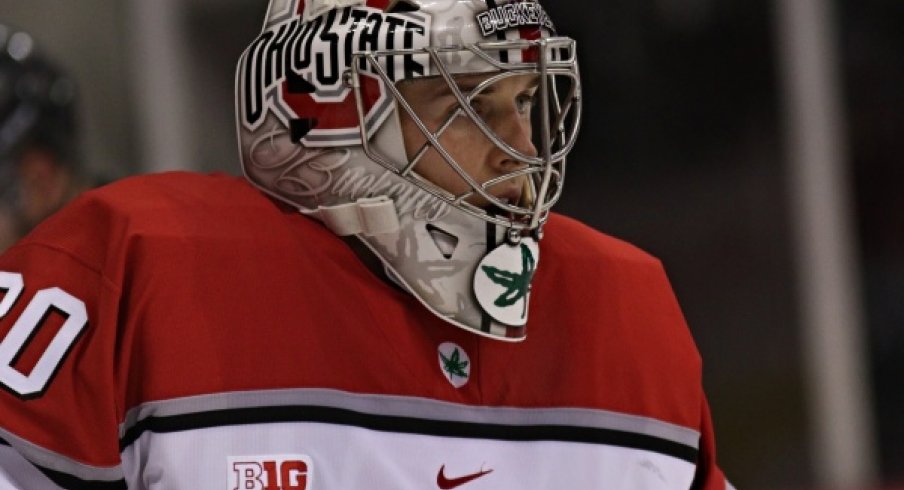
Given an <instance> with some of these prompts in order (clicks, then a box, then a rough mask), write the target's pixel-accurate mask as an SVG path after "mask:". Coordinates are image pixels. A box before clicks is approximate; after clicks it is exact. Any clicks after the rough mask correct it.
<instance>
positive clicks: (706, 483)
mask: <svg viewBox="0 0 904 490" xmlns="http://www.w3.org/2000/svg"><path fill="white" fill-rule="evenodd" d="M700 419H701V420H700V452H699V454H698V456H697V475H696V476H695V477H694V483H693V484H692V485H691V489H693V490H726V488H727V487H728V485H727V484H726V481H725V475H724V474H722V470H720V469H719V467H718V466H717V465H716V438H715V436H714V434H713V423H712V417H711V416H710V412H709V404H708V403H707V402H706V400H704V401H703V413H701V414H700Z"/></svg>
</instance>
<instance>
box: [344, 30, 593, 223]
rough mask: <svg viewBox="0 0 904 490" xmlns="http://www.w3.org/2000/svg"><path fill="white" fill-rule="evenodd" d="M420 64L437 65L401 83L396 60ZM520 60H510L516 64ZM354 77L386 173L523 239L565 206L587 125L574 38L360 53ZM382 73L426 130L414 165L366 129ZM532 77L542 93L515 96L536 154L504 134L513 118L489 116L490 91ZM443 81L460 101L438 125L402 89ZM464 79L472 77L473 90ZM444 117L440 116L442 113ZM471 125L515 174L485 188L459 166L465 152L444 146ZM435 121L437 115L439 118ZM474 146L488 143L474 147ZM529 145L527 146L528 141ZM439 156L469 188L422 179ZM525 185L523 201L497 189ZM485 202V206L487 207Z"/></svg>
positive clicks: (375, 155)
mask: <svg viewBox="0 0 904 490" xmlns="http://www.w3.org/2000/svg"><path fill="white" fill-rule="evenodd" d="M397 57H403V58H408V59H417V60H419V61H420V63H421V65H422V66H425V67H429V69H428V70H426V71H427V73H426V75H427V76H421V77H418V78H412V79H406V80H403V81H401V82H398V83H394V80H393V77H391V76H390V74H388V73H387V69H386V67H387V66H390V63H391V62H389V61H387V60H389V59H391V58H397ZM514 57H517V58H519V59H518V60H517V61H514V62H512V61H509V60H510V59H511V58H514ZM353 59H354V61H353V63H352V64H351V70H350V72H349V74H348V79H349V83H350V84H351V86H352V88H353V90H354V94H355V98H356V101H357V107H358V117H359V120H360V121H361V122H362V123H361V128H362V141H363V148H364V151H365V152H366V154H367V155H368V156H369V157H370V158H371V159H372V160H374V161H375V162H377V163H379V164H380V165H382V166H383V167H385V168H387V169H389V170H391V171H393V172H396V173H398V175H400V176H401V177H403V178H406V179H408V180H409V181H411V182H412V183H414V184H415V185H417V186H418V187H420V188H422V189H424V190H425V191H427V192H429V193H430V194H432V195H434V196H436V197H437V198H439V199H441V200H443V201H444V202H447V203H448V204H450V205H452V206H455V207H457V208H458V209H461V210H462V211H464V212H466V213H468V214H470V215H472V216H475V217H478V218H481V219H483V220H485V221H488V222H491V223H494V224H497V225H500V226H504V227H506V228H509V229H511V230H513V232H512V233H515V234H518V235H520V234H521V232H522V231H524V230H538V229H539V227H541V226H542V224H543V223H544V222H545V221H546V218H547V216H548V213H549V210H550V208H551V207H552V206H553V205H554V204H555V203H556V202H557V201H558V199H559V196H560V195H561V192H562V187H563V184H564V178H565V162H566V156H567V154H568V153H569V152H570V151H571V149H572V147H573V146H574V142H575V139H576V136H577V133H578V129H579V126H580V119H581V87H580V78H579V75H578V68H577V61H576V59H575V49H574V41H573V40H571V39H569V38H564V37H548V38H543V39H536V40H520V39H518V40H507V41H493V42H485V43H476V44H472V45H469V46H466V47H462V48H459V47H426V48H422V49H412V50H384V51H376V52H363V53H357V54H356V55H355V56H354V58H353ZM372 75H376V76H378V77H379V78H380V79H381V80H382V81H383V83H384V84H385V86H386V87H387V88H388V92H389V94H390V95H391V97H392V98H393V99H394V101H395V103H396V105H397V107H398V111H399V112H400V115H401V117H403V118H408V119H409V120H410V121H411V122H412V123H413V124H414V126H415V127H416V128H417V130H418V131H419V133H420V134H419V136H421V137H422V139H423V143H422V144H420V145H419V147H418V148H416V149H415V150H414V151H413V152H411V154H409V155H407V158H406V160H405V161H401V162H400V161H392V160H391V159H390V158H388V157H387V156H386V155H383V154H381V153H380V151H379V150H378V149H376V148H374V147H373V145H371V144H369V142H368V138H366V134H364V129H363V128H365V127H366V126H365V124H363V122H364V120H365V112H364V109H363V108H364V107H365V104H364V102H363V101H364V100H365V96H366V89H365V88H364V84H363V83H362V77H365V76H372ZM518 78H520V79H525V78H526V79H529V80H531V83H530V85H531V86H532V87H533V88H532V90H531V93H530V95H529V97H528V98H529V99H530V100H527V101H523V100H521V98H522V97H524V96H525V94H523V93H520V94H519V93H514V94H512V96H513V97H514V98H515V100H513V103H514V104H517V105H520V104H526V107H523V108H522V107H520V106H519V107H518V110H519V111H520V110H524V111H525V116H526V117H529V127H530V130H531V135H530V139H531V145H530V151H525V150H524V149H523V148H516V146H515V145H513V143H512V142H511V141H509V139H511V138H507V137H506V136H505V135H504V134H501V133H504V132H508V130H509V128H507V127H506V126H507V125H508V124H511V122H510V121H509V122H502V123H496V122H494V120H493V119H494V118H492V117H488V113H494V114H495V112H496V111H495V110H487V111H484V110H483V109H484V107H483V106H484V105H485V104H483V102H484V99H485V98H486V97H488V94H492V93H495V92H497V89H498V91H502V89H501V88H499V87H501V86H503V85H505V84H506V83H507V82H508V83H511V81H512V80H514V79H518ZM427 80H431V83H432V84H433V85H437V84H441V85H442V86H443V87H444V88H445V93H447V94H448V97H447V98H449V99H450V100H451V101H452V105H451V106H450V107H448V108H446V109H444V112H445V113H444V114H443V115H442V116H441V117H440V118H439V122H438V124H434V125H430V124H428V123H427V122H426V121H425V120H424V117H423V111H420V110H419V108H418V107H415V106H414V104H413V103H412V102H411V101H410V100H407V99H406V97H405V96H403V94H402V91H401V90H400V88H401V87H400V86H401V84H417V83H421V84H423V83H425V82H426V81H427ZM462 80H470V82H469V83H467V86H465V84H463V83H462ZM434 116H435V115H434ZM462 118H463V119H465V120H467V121H470V124H472V125H473V128H474V129H476V131H472V133H474V134H475V135H476V137H477V138H478V139H485V141H489V142H490V143H492V145H493V146H494V147H495V148H497V149H498V151H499V152H501V153H500V154H501V155H503V157H504V158H506V159H507V160H509V161H511V162H513V163H515V165H509V166H510V167H512V166H513V167H515V168H514V169H513V170H510V171H508V172H505V173H502V174H501V175H498V176H494V177H492V178H490V179H488V180H485V181H483V182H479V181H477V180H475V179H474V177H473V176H472V175H470V174H469V173H468V172H467V171H466V166H465V165H463V163H462V162H459V161H457V159H456V156H455V154H456V152H457V150H458V149H457V148H453V147H447V146H445V145H444V144H443V143H442V140H443V136H444V134H446V133H447V132H449V131H452V129H451V128H453V126H454V125H455V124H457V123H460V120H461V119H462ZM431 119H434V120H436V119H437V118H436V117H431ZM474 144H480V143H479V142H477V141H475V142H474ZM522 146H523V145H522ZM431 152H432V153H435V154H436V155H438V157H439V158H441V159H442V161H443V162H444V163H445V164H446V165H448V166H449V167H450V168H451V169H452V171H453V172H454V173H455V175H457V177H458V178H459V179H460V180H461V181H463V182H464V183H465V184H466V188H465V189H464V190H461V191H460V192H450V191H449V190H447V189H443V188H440V187H438V186H437V185H434V184H433V183H431V182H430V181H429V180H427V179H424V178H422V176H420V175H418V174H417V167H418V164H419V163H420V162H421V161H422V159H423V158H424V157H425V155H427V154H429V153H431ZM512 182H523V187H524V190H523V192H522V193H521V194H520V198H519V199H512V198H511V195H510V194H509V195H508V196H499V195H497V194H494V190H495V189H498V188H501V187H503V186H505V185H506V183H509V184H511V183H512ZM478 203H479V204H478Z"/></svg>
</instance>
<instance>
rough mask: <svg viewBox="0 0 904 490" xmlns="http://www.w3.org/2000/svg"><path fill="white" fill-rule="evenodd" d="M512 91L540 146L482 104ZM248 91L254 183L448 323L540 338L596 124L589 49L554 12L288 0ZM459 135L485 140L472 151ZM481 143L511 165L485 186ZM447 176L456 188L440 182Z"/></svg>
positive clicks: (277, 6)
mask: <svg viewBox="0 0 904 490" xmlns="http://www.w3.org/2000/svg"><path fill="white" fill-rule="evenodd" d="M418 84H421V85H418ZM425 84H426V85H425ZM512 85H515V86H517V87H518V90H519V92H518V93H516V94H513V97H515V98H516V99H517V100H515V105H516V106H517V107H518V109H517V114H518V116H517V117H520V118H522V119H519V121H521V122H520V123H519V124H520V126H519V127H518V129H519V130H521V131H522V132H526V133H528V134H527V135H526V138H528V139H530V144H523V142H522V143H519V142H516V141H513V140H514V139H517V138H515V137H513V136H512V132H513V131H511V130H510V129H511V128H510V126H511V125H510V124H508V123H505V122H503V123H500V121H501V120H503V119H504V118H501V117H497V116H496V115H490V114H488V113H492V112H494V111H492V110H491V111H487V110H484V108H482V107H481V103H482V101H483V100H485V99H486V98H487V97H494V95H493V94H497V95H495V96H496V97H498V94H500V93H503V94H505V93H506V92H505V90H507V87H511V86H512ZM418 86H420V87H427V86H429V87H434V88H436V87H438V89H437V92H436V93H437V94H441V95H439V97H444V99H442V100H447V101H448V103H447V104H445V106H443V108H442V110H441V111H439V112H436V111H434V112H433V113H431V114H425V113H424V110H423V107H421V106H423V105H424V103H423V101H424V100H430V97H431V95H430V94H431V93H432V92H427V93H426V96H424V93H423V92H421V95H422V97H421V98H420V100H412V97H411V96H410V94H411V93H412V92H414V93H418V92H417V90H412V87H418ZM524 87H528V89H525V88H524ZM236 94H237V96H236V114H237V131H238V140H239V152H240V154H241V158H242V167H243V170H244V172H245V175H246V177H247V178H248V179H249V180H250V181H251V182H252V183H253V184H254V185H256V186H258V187H259V188H260V189H262V190H263V191H264V192H266V193H268V194H270V195H272V196H274V197H276V198H278V199H281V200H283V201H286V202H288V203H290V204H291V205H293V206H295V207H297V208H298V209H299V210H300V211H301V212H302V213H304V214H306V215H308V216H311V217H313V218H315V219H318V220H320V221H321V222H323V223H324V224H325V225H326V226H327V227H329V228H330V229H331V230H333V231H334V232H335V233H337V234H338V235H341V236H349V235H355V236H357V237H358V239H360V240H361V241H362V242H363V243H364V244H365V245H366V246H367V247H368V248H369V249H370V250H371V251H372V252H373V253H374V254H375V255H376V256H377V257H379V258H380V260H381V261H382V263H383V264H384V266H385V269H386V272H387V275H388V276H389V277H390V279H392V280H394V281H395V282H397V283H398V284H399V285H400V286H402V287H403V288H404V289H406V290H408V291H409V292H410V293H411V294H413V295H414V296H415V297H416V298H418V299H419V300H420V301H421V302H422V303H423V304H424V305H425V306H426V307H427V308H428V309H429V310H430V311H432V312H433V313H434V314H436V315H437V316H439V317H440V318H442V319H444V320H446V321H448V322H450V323H452V324H455V325H457V326H460V327H462V328H465V329H468V330H471V331H473V332H476V333H478V334H481V335H485V336H488V337H492V338H497V339H502V340H510V341H514V340H521V339H524V338H525V336H526V324H527V313H528V304H529V300H530V283H531V279H532V277H533V274H534V271H535V270H536V268H537V266H538V264H539V255H540V246H539V240H540V239H541V237H542V231H543V225H544V224H545V222H546V220H547V217H548V214H549V210H550V208H551V207H552V205H553V204H555V202H556V201H557V200H558V198H559V195H560V193H561V191H562V185H563V181H564V177H565V159H566V155H567V154H568V152H569V151H570V150H571V148H572V146H573V144H574V141H575V137H576V135H577V130H578V126H579V123H580V112H581V103H580V102H581V100H580V79H579V76H578V69H577V62H576V57H575V47H574V41H573V40H571V39H569V38H566V37H560V36H558V35H556V33H555V27H554V25H553V23H552V22H551V20H550V19H549V17H548V15H547V14H546V12H545V11H544V9H543V8H542V7H541V6H540V4H538V3H536V2H533V1H520V0H512V1H507V0H495V1H494V0H272V1H271V3H270V6H269V10H268V13H267V19H266V22H265V24H264V28H263V32H262V33H261V35H260V36H259V37H258V38H257V39H255V40H254V41H253V42H252V43H251V45H250V46H249V47H248V48H247V49H246V50H245V52H244V53H243V55H242V57H241V59H240V61H239V63H238V68H237V72H236ZM525 94H527V96H528V98H529V99H530V100H527V101H525V100H522V99H523V98H524V97H525ZM425 97H426V98H425ZM491 100H498V99H491ZM427 105H430V104H429V103H428V104H427ZM531 107H532V108H531ZM433 109H435V107H434V108H433ZM506 110H507V109H506ZM497 112H498V111H497ZM462 125H464V126H462ZM464 127H466V128H467V129H462V128H464ZM462 131H465V132H466V133H462ZM455 132H459V134H469V135H471V136H472V137H471V139H470V140H469V141H468V142H466V143H465V144H462V141H461V139H460V138H459V139H455V138H452V137H451V136H450V135H452V134H453V133H455ZM522 139H524V138H522ZM450 141H455V142H456V144H454V145H452V144H450ZM470 146H474V147H480V148H483V147H487V148H492V150H491V151H492V152H494V153H493V158H494V159H495V160H496V161H498V162H502V163H504V165H503V164H500V165H499V166H498V168H497V169H495V170H494V172H493V173H492V175H490V176H487V175H481V176H478V175H475V172H473V171H471V170H472V169H474V168H475V165H477V166H479V165H481V163H480V162H476V163H475V162H474V161H466V160H465V159H464V158H465V157H463V155H467V154H468V151H466V150H467V149H468V148H467V147H470ZM428 162H430V165H431V166H432V167H428V166H427V165H428ZM437 165H439V166H442V167H443V168H444V169H445V174H446V175H452V176H454V178H455V179H456V180H457V184H456V185H448V184H447V182H440V181H439V179H437V178H435V177H434V175H433V173H432V172H427V171H425V170H426V169H428V168H434V169H435V168H436V166H437ZM440 173H442V172H440Z"/></svg>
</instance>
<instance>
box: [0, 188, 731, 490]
mask: <svg viewBox="0 0 904 490" xmlns="http://www.w3.org/2000/svg"><path fill="white" fill-rule="evenodd" d="M540 246H541V248H542V254H543V264H542V265H541V266H540V267H539V268H538V269H537V272H536V275H535V278H534V282H533V290H532V292H533V296H532V297H533V301H532V302H531V304H530V310H531V311H530V315H529V318H530V321H529V325H528V328H529V330H528V331H529V335H528V338H527V340H525V341H524V342H520V343H514V344H510V343H504V342H500V341H495V340H491V339H487V338H483V337H480V336H477V335H474V334H472V333H468V332H466V331H464V330H462V329H459V328H457V327H455V326H452V325H450V324H448V323H446V322H444V321H442V320H440V319H439V318H437V317H435V316H434V315H433V314H431V313H429V312H428V311H427V310H426V309H425V308H424V307H423V306H421V305H420V303H418V301H417V300H416V299H415V298H414V297H412V296H411V295H409V294H407V293H405V292H403V291H401V290H399V289H398V288H396V287H395V286H393V285H392V284H391V283H388V282H386V281H384V280H381V278H379V277H377V276H376V275H374V274H373V273H372V272H371V271H370V270H369V269H368V268H367V267H366V266H365V265H364V264H363V263H362V262H361V261H360V260H359V259H358V258H357V257H356V255H355V254H354V252H353V251H352V250H351V249H350V248H349V247H348V246H347V245H346V244H345V243H344V242H343V241H342V240H341V239H339V238H338V237H336V236H335V235H334V234H333V233H331V232H330V231H328V230H327V229H326V228H324V227H323V226H322V225H320V224H319V223H318V222H316V221H313V220H311V219H309V218H306V217H304V216H302V215H300V214H299V213H298V212H296V211H293V210H291V209H288V208H286V207H284V206H282V205H280V204H278V203H276V202H274V201H272V200H271V199H269V198H267V197H265V196H264V195H263V194H261V193H260V192H259V191H257V190H256V189H254V188H252V187H251V186H250V185H248V184H247V183H246V182H244V181H243V180H242V179H239V178H235V177H230V176H223V175H220V176H203V175H197V174H190V173H169V174H160V175H152V176H143V177H135V178H131V179H126V180H123V181H121V182H118V183H116V184H113V185H110V186H107V187H105V188H101V189H98V190H95V191H91V192H88V193H86V194H84V195H83V196H82V197H80V198H79V199H77V200H76V201H75V202H73V203H72V204H71V205H69V206H68V207H67V208H65V209H64V210H63V211H61V212H60V213H58V214H56V215H55V216H53V217H51V218H50V219H48V220H47V221H46V222H45V223H44V224H42V225H41V226H40V227H39V228H37V229H36V230H35V231H34V232H33V233H32V234H31V235H29V236H28V237H27V238H25V239H24V240H23V241H21V242H20V243H19V244H17V245H16V246H15V247H13V248H12V249H10V250H9V251H8V252H7V253H6V254H5V255H4V256H3V257H2V259H0V271H2V272H0V290H5V294H4V296H3V299H2V300H0V387H2V388H3V389H2V390H0V487H3V488H8V487H10V486H12V487H13V488H28V489H38V488H40V489H45V488H56V487H61V488H103V489H106V488H129V489H152V488H161V489H167V490H172V489H191V490H199V489H231V490H232V489H244V490H255V489H260V490H289V489H303V490H321V489H325V490H330V489H348V488H360V487H367V488H392V489H412V490H428V489H436V488H439V489H452V488H461V489H463V490H481V489H497V490H498V489H516V488H517V489H524V488H537V489H541V488H543V489H546V488H576V489H579V488H607V489H615V488H625V489H632V490H637V489H678V488H681V489H687V488H698V489H707V490H715V489H722V488H724V487H725V483H724V478H723V476H722V474H721V472H720V470H719V469H718V468H717V467H716V464H715V455H714V446H713V437H712V429H711V425H710V417H709V413H708V409H707V406H706V401H705V397H704V394H703V391H702V388H701V379H700V376H701V369H700V359H699V356H698V354H697V351H696V349H695V346H694V344H693V341H692V339H691V336H690V334H689V332H688V329H687V327H686V325H685V322H684V320H683V317H682V314H681V311H680V309H679V307H678V304H677V302H676V300H675V298H674V295H673V293H672V291H671V288H670V286H669V284H668V281H667V279H666V276H665V274H664V272H663V269H662V267H661V264H660V263H659V262H658V261H657V260H656V259H654V258H652V257H650V256H649V255H647V254H645V253H643V252H641V251H639V250H638V249H636V248H634V247H633V246H631V245H628V244H626V243H624V242H621V241H618V240H616V239H613V238H611V237H608V236H605V235H603V234H600V233H598V232H596V231H593V230H591V229H589V228H587V227H586V226H584V225H581V224H579V223H577V222H575V221H573V220H571V219H568V218H565V217H562V216H558V215H553V216H551V217H550V220H549V222H548V224H547V226H546V237H545V238H544V240H543V241H542V242H541V245H540ZM4 485H6V486H4Z"/></svg>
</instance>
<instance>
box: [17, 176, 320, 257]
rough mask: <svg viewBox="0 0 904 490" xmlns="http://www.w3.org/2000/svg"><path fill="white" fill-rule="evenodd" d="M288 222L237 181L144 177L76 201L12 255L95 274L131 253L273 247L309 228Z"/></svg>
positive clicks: (285, 211)
mask: <svg viewBox="0 0 904 490" xmlns="http://www.w3.org/2000/svg"><path fill="white" fill-rule="evenodd" d="M296 214H297V213H296V212H295V211H293V210H292V209H290V208H288V207H287V206H282V205H281V204H279V203H277V202H276V201H274V200H272V199H269V198H268V197H266V196H265V195H264V194H262V193H261V192H260V191H259V190H257V189H256V188H254V187H252V186H251V185H250V184H249V183H248V182H247V181H245V180H244V179H243V178H241V177H235V176H231V175H226V174H199V173H192V172H166V173H160V174H149V175H142V176H135V177H129V178H125V179H122V180H119V181H117V182H114V183H112V184H109V185H107V186H104V187H101V188H98V189H94V190H91V191H88V192H85V193H83V194H82V195H81V196H80V197H78V198H77V199H75V200H74V201H73V202H72V203H70V204H69V205H67V206H66V207H64V208H63V209H62V210H60V211H59V212H58V213H56V214H55V215H53V216H51V217H50V218H48V219H47V220H45V221H44V222H43V223H42V224H41V225H39V226H38V227H37V228H36V229H35V230H34V231H33V232H32V233H31V234H29V235H28V236H27V237H26V238H25V239H23V240H22V241H20V242H19V244H17V245H16V248H20V249H21V248H25V247H43V248H49V249H53V250H56V251H58V252H61V253H65V254H67V255H70V256H73V257H76V258H77V259H78V260H79V261H81V262H83V263H84V264H86V265H88V266H89V267H91V268H94V269H97V270H100V269H103V268H104V266H106V265H109V263H110V261H111V259H113V258H115V256H116V255H117V254H121V253H124V252H125V250H126V249H130V248H134V247H135V246H145V247H147V246H157V245H159V244H161V243H164V242H165V243H169V244H172V243H177V242H182V243H185V244H193V245H202V244H210V245H211V246H218V247H222V246H224V245H226V244H230V243H236V242H237V241H240V240H242V239H244V240H250V239H252V238H254V239H257V240H258V241H264V240H271V241H272V240H278V239H280V238H285V237H286V235H287V233H288V231H286V230H288V229H289V228H292V229H295V230H297V228H298V227H299V226H301V227H305V226H308V227H311V228H313V226H311V225H310V224H308V223H306V222H307V221H310V220H301V219H293V218H295V215H296ZM287 221H288V222H290V223H291V226H287V225H286V222H287ZM312 235H317V233H316V231H315V232H314V233H312ZM312 239H316V238H313V237H312Z"/></svg>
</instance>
